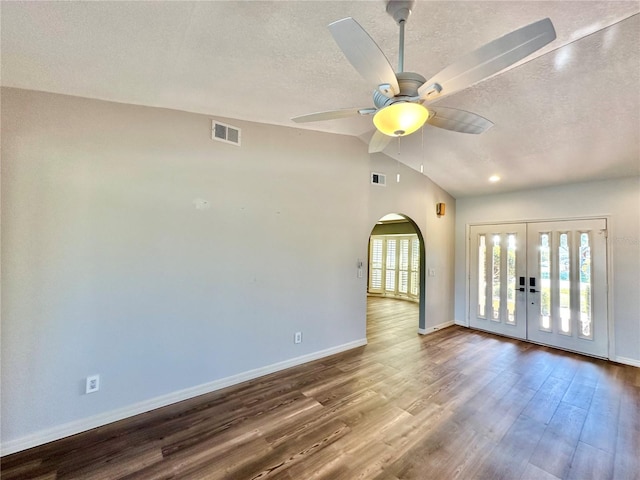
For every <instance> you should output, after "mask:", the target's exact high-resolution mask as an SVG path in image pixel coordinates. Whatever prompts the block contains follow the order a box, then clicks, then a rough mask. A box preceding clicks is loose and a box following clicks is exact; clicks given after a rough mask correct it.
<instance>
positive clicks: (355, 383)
mask: <svg viewBox="0 0 640 480" xmlns="http://www.w3.org/2000/svg"><path fill="white" fill-rule="evenodd" d="M417 308H418V307H417V304H414V303H409V302H403V301H399V300H388V299H382V298H370V299H369V302H368V329H367V330H368V331H367V335H368V340H369V344H368V345H367V346H366V347H361V348H358V349H354V350H351V351H349V352H345V353H342V354H339V355H335V356H332V357H329V358H325V359H322V360H318V361H315V362H311V363H308V364H305V365H302V366H299V367H295V368H291V369H289V370H286V371H283V372H278V373H276V374H272V375H268V376H266V377H262V378H260V379H257V380H254V381H251V382H246V383H243V384H241V385H237V386H235V387H231V388H227V389H225V390H221V391H218V392H214V393H212V394H208V395H204V396H201V397H198V398H195V399H191V400H187V401H185V402H181V403H179V404H175V405H171V406H169V407H165V408H162V409H158V410H155V411H153V412H149V413H146V414H143V415H138V416H137V417H133V418H131V419H127V420H123V421H121V422H117V423H114V424H111V425H107V426H105V427H101V428H98V429H95V430H93V431H90V432H86V433H83V434H80V435H76V436H73V437H70V438H67V439H63V440H59V441H57V442H53V443H51V444H48V445H44V446H41V447H37V448H34V449H31V450H28V451H24V452H20V453H17V454H14V455H10V456H7V457H4V458H2V461H1V464H0V465H1V469H2V475H1V476H2V479H6V480H10V479H26V478H30V479H41V480H43V479H80V478H81V479H109V480H112V479H130V480H133V479H145V480H147V479H169V478H180V479H219V478H224V479H234V480H244V479H282V480H300V479H302V480H307V479H332V480H340V479H345V480H354V479H376V480H400V479H406V480H409V479H420V480H425V479H509V480H517V479H523V480H525V479H527V480H555V479H579V480H586V479H598V480H602V479H620V480H623V479H624V480H640V369H638V368H634V367H629V366H623V365H618V364H614V363H610V362H605V361H602V360H596V359H591V358H587V357H582V356H579V355H575V354H571V353H565V352H561V351H557V350H553V349H549V348H545V347H540V346H537V345H532V344H528V343H524V342H520V341H516V340H510V339H505V338H501V337H496V336H492V335H490V334H486V333H482V332H477V331H473V330H468V329H465V328H461V327H457V326H456V327H450V328H447V329H444V330H440V331H438V332H435V333H433V334H431V335H427V336H420V335H418V334H417V333H416V332H417V326H418V322H417V317H418V310H417Z"/></svg>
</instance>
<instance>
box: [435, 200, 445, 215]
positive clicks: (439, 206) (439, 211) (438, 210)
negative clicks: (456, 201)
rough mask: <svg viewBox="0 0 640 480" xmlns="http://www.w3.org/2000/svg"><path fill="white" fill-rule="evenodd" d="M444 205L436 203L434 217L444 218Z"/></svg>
mask: <svg viewBox="0 0 640 480" xmlns="http://www.w3.org/2000/svg"><path fill="white" fill-rule="evenodd" d="M445 208H446V205H445V204H444V203H436V215H438V217H444V212H445Z"/></svg>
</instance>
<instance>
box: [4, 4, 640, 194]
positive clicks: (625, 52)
mask: <svg viewBox="0 0 640 480" xmlns="http://www.w3.org/2000/svg"><path fill="white" fill-rule="evenodd" d="M0 8H1V10H0V15H1V21H2V25H1V27H2V31H1V52H2V59H1V60H2V64H1V66H2V71H1V74H2V75H1V78H2V85H4V86H11V87H18V88H26V89H33V90H42V91H48V92H56V93H63V94H69V95H77V96H82V97H90V98H98V99H105V100H112V101H116V102H124V103H131V104H140V105H150V106H158V107H167V108H175V109H180V110H185V111H191V112H198V113H204V114H208V115H211V116H213V117H216V116H221V117H231V118H237V119H242V120H250V121H255V122H263V123H269V124H276V125H284V126H288V127H293V128H305V129H313V130H319V131H326V132H334V133H338V134H344V135H353V136H357V137H360V138H361V139H362V140H363V146H362V148H363V151H366V148H367V146H366V142H368V139H369V137H370V135H371V133H372V128H373V127H372V123H371V117H354V118H348V119H341V120H331V121H328V122H317V123H309V124H296V123H293V122H292V121H291V120H290V119H291V117H294V116H297V115H302V114H305V113H312V112H317V111H323V110H333V109H338V108H346V107H368V106H371V105H372V101H371V94H372V90H373V87H374V86H372V85H369V84H367V82H366V81H365V80H364V79H363V78H362V77H360V75H359V74H358V73H357V72H356V71H355V70H354V68H353V67H352V66H351V64H350V63H349V62H348V61H347V60H346V58H345V57H344V55H343V53H342V52H341V50H340V49H339V48H338V46H337V45H336V43H335V42H334V40H333V38H332V36H331V34H330V33H329V30H328V29H327V25H328V24H329V23H331V22H333V21H335V20H338V19H341V18H344V17H353V18H355V19H356V20H357V21H358V22H359V23H360V24H361V25H362V26H363V27H364V28H365V29H366V30H367V32H368V33H369V34H370V35H371V37H372V38H373V39H374V40H375V41H376V42H377V43H378V45H379V46H380V48H381V49H382V50H383V51H384V52H385V54H386V55H387V57H388V59H389V61H390V62H391V64H392V65H393V66H396V65H397V58H398V26H397V25H396V23H395V22H394V21H393V19H391V17H389V16H388V15H387V14H386V12H385V2H383V1H377V0H376V1H303V0H300V1H214V2H101V1H98V2H31V1H28V2H2V3H1V6H0ZM639 12H640V2H638V1H627V2H625V1H583V2H581V1H539V2H531V1H498V2H489V1H460V2H456V1H443V2H438V1H418V2H417V5H416V7H415V9H414V11H413V13H412V15H411V17H410V18H409V22H408V24H407V28H406V44H405V45H406V46H405V70H407V71H413V72H418V73H420V74H422V75H423V76H425V77H426V78H429V77H431V76H432V75H434V74H435V73H437V72H438V71H440V70H441V69H443V68H444V67H446V66H447V65H448V64H450V63H452V62H453V61H455V60H456V59H457V58H459V57H460V56H462V55H463V54H465V53H467V52H469V51H472V50H474V49H476V48H478V47H479V46H481V45H483V44H485V43H487V42H489V41H491V40H493V39H495V38H497V37H500V36H502V35H504V34H506V33H509V32H510V31H512V30H515V29H517V28H519V27H521V26H524V25H526V24H529V23H531V22H534V21H536V20H538V19H541V18H544V17H549V18H550V19H551V20H552V22H553V24H554V26H555V29H556V32H557V39H556V40H555V41H553V42H552V43H550V44H549V45H547V46H546V47H544V48H542V49H541V50H539V51H538V52H536V53H535V54H533V55H532V56H531V57H528V58H527V59H525V60H524V61H522V62H520V63H519V64H516V65H515V66H513V67H512V68H509V69H507V70H506V71H503V72H501V73H499V74H497V75H495V76H493V77H492V78H489V79H487V80H485V81H483V82H480V83H478V84H476V85H474V86H472V87H470V88H467V89H465V90H462V91H460V92H458V93H455V94H453V95H450V96H445V97H444V98H442V99H440V100H438V101H437V102H436V105H443V106H450V107H455V108H460V109H463V110H468V111H472V112H475V113H477V114H479V115H481V116H483V117H486V118H488V119H490V120H492V121H493V122H494V123H495V126H494V127H493V128H491V129H490V130H488V131H487V132H485V133H484V134H482V135H467V134H460V133H454V132H450V131H445V130H441V129H438V128H435V127H431V126H426V127H424V129H423V130H422V131H418V132H417V133H415V134H413V135H411V136H408V137H404V138H402V139H401V140H400V141H399V142H398V141H395V140H394V142H392V143H391V144H390V145H389V146H388V147H387V149H386V150H385V153H386V154H387V155H389V156H391V157H393V158H396V159H398V160H399V161H401V162H403V163H405V164H407V165H409V166H411V167H412V168H414V169H416V170H418V171H419V170H421V167H422V169H423V170H424V174H425V175H428V176H429V177H430V178H431V179H433V180H434V181H435V182H437V183H438V184H440V185H441V186H442V187H443V188H445V189H446V190H448V191H449V192H450V193H451V194H453V195H454V196H456V197H461V196H469V195H477V194H485V193H492V192H500V191H513V190H519V189H526V188H533V187H538V186H545V185H554V184H562V183H570V182H579V181H588V180H596V179H605V178H615V177H622V176H631V175H640V15H639ZM494 174H495V175H499V176H500V177H501V181H499V182H497V183H489V182H488V178H489V176H491V175H494Z"/></svg>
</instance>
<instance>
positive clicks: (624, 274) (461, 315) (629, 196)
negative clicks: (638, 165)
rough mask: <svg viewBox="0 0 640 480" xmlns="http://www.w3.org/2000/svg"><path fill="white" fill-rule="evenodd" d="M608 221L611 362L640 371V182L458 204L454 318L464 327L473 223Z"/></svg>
mask: <svg viewBox="0 0 640 480" xmlns="http://www.w3.org/2000/svg"><path fill="white" fill-rule="evenodd" d="M593 216H603V217H605V216H608V217H610V222H609V225H608V229H609V239H608V241H609V243H608V245H609V262H610V264H611V268H610V270H611V271H612V276H611V278H610V279H609V286H610V290H612V293H613V295H612V303H613V304H612V305H609V308H610V321H612V322H613V326H614V328H613V332H614V338H613V339H612V340H613V342H614V344H613V348H612V349H611V351H610V357H611V358H612V359H613V360H617V361H621V362H623V363H629V364H632V365H636V366H640V295H639V292H640V178H638V177H634V178H626V179H618V180H608V181H600V182H590V183H582V184H574V185H567V186H563V187H552V188H544V189H538V190H530V191H525V192H519V193H507V194H502V195H489V196H482V197H468V198H462V199H458V201H457V214H456V251H455V265H456V267H455V269H456V274H455V318H456V323H460V324H463V325H465V324H467V311H468V308H467V305H466V298H465V293H466V282H465V275H466V273H465V272H466V253H467V252H466V241H465V227H466V225H468V224H472V223H492V222H505V221H514V222H517V221H520V220H546V219H564V218H579V217H593Z"/></svg>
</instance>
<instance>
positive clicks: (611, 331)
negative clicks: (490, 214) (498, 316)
mask: <svg viewBox="0 0 640 480" xmlns="http://www.w3.org/2000/svg"><path fill="white" fill-rule="evenodd" d="M598 218H604V219H605V220H606V221H607V235H606V239H605V250H606V252H605V255H606V259H607V268H606V272H607V293H606V297H607V335H608V339H607V340H608V341H607V356H606V357H604V358H607V359H608V360H611V358H612V352H614V351H615V328H614V321H613V319H614V311H613V296H614V295H613V289H614V288H613V285H614V276H613V268H612V265H613V255H612V248H611V238H612V235H611V231H612V230H613V229H614V223H613V219H612V217H611V215H587V216H584V215H582V216H579V217H550V218H521V219H511V220H496V221H493V220H486V221H477V222H470V223H467V224H466V225H465V229H464V241H465V289H464V291H465V300H464V305H465V315H464V324H463V325H462V326H465V327H467V328H471V327H470V315H469V303H470V301H471V240H470V230H471V227H472V226H478V225H503V224H512V223H538V222H563V221H565V222H569V221H572V220H594V219H598ZM496 335H498V334H496ZM523 341H526V342H530V343H535V342H531V341H530V340H523ZM551 348H554V347H551ZM577 353H579V352H577ZM580 355H587V354H585V353H580ZM587 356H588V355H587ZM597 358H602V357H597Z"/></svg>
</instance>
